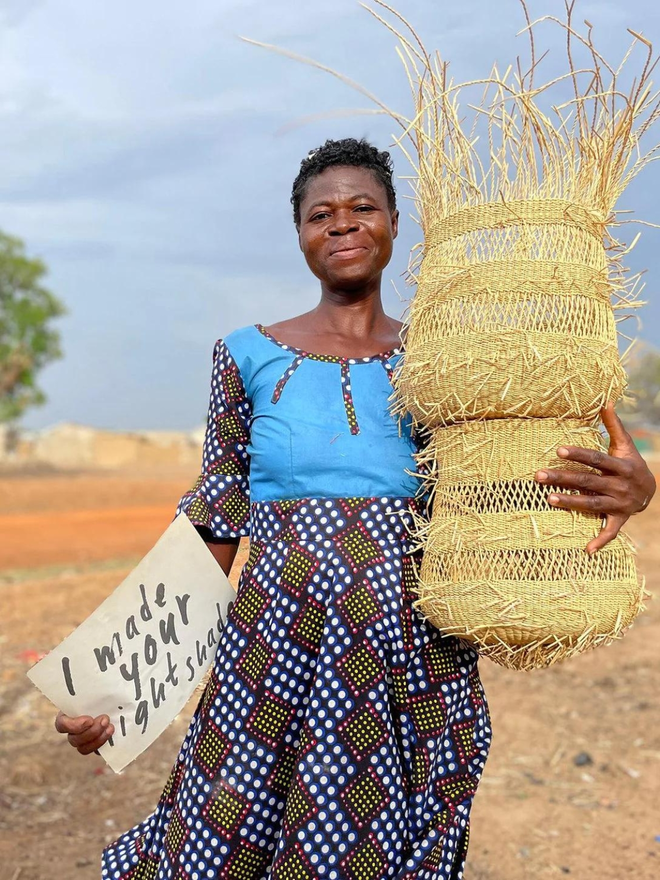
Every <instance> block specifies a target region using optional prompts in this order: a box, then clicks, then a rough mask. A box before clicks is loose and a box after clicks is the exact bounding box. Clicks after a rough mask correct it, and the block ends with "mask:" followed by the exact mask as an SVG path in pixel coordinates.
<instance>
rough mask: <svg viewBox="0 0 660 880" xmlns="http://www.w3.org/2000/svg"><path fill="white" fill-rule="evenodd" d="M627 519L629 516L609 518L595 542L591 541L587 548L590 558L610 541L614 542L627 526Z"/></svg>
mask: <svg viewBox="0 0 660 880" xmlns="http://www.w3.org/2000/svg"><path fill="white" fill-rule="evenodd" d="M627 519H628V517H627V516H622V515H616V516H608V517H607V519H606V521H605V525H604V526H603V528H602V529H601V530H600V533H599V534H598V535H597V536H596V537H595V538H594V539H593V540H591V541H589V543H588V544H587V546H586V548H585V549H586V551H587V553H588V554H589V556H591V555H592V554H594V553H596V551H597V550H601V549H602V548H603V547H604V546H605V545H606V544H609V543H610V541H613V540H614V538H616V536H617V535H618V534H619V532H620V530H621V528H622V527H623V526H624V525H625V522H626V520H627Z"/></svg>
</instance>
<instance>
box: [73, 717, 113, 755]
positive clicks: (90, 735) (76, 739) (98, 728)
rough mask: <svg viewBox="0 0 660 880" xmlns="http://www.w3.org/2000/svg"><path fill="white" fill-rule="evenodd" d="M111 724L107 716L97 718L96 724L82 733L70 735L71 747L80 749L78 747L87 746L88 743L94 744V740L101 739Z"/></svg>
mask: <svg viewBox="0 0 660 880" xmlns="http://www.w3.org/2000/svg"><path fill="white" fill-rule="evenodd" d="M109 723H110V719H109V718H108V716H107V715H103V716H100V717H99V718H95V719H94V723H93V724H92V725H91V726H90V727H88V728H87V729H86V730H84V731H83V732H82V733H76V734H69V742H70V743H71V745H73V746H75V747H76V748H78V746H82V745H86V744H87V743H89V742H92V740H95V739H99V738H100V737H101V736H102V735H103V733H104V731H105V730H106V729H107V727H108V725H109Z"/></svg>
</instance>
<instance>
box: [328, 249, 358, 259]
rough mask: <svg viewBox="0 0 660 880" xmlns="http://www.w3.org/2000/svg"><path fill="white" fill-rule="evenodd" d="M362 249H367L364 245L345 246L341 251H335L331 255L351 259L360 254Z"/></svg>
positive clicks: (336, 257)
mask: <svg viewBox="0 0 660 880" xmlns="http://www.w3.org/2000/svg"><path fill="white" fill-rule="evenodd" d="M362 251H366V248H364V247H354V248H344V249H343V250H341V251H333V252H332V253H331V254H330V256H331V257H334V258H335V259H336V260H350V259H352V258H353V257H356V256H357V255H358V254H361V253H362Z"/></svg>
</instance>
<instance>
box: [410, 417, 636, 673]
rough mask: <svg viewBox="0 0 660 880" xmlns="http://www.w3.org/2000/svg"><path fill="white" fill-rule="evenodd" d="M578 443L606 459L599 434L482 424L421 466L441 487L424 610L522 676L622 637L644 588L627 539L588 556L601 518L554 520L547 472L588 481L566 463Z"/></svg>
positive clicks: (454, 432) (438, 444)
mask: <svg viewBox="0 0 660 880" xmlns="http://www.w3.org/2000/svg"><path fill="white" fill-rule="evenodd" d="M565 443H568V444H570V445H573V446H581V447H583V448H587V449H598V450H601V451H603V441H602V437H601V434H600V432H599V431H598V430H597V429H595V428H592V427H588V426H585V425H584V423H583V422H581V421H578V420H568V419H497V420H484V421H472V422H468V423H465V424H458V425H455V426H453V427H450V428H445V429H440V430H437V431H435V432H434V433H433V436H432V439H431V442H430V443H429V445H428V446H427V447H426V449H425V451H424V452H423V453H422V454H421V455H420V456H419V461H420V465H423V466H424V467H425V469H428V472H429V479H430V480H431V481H432V483H433V513H432V516H431V519H430V521H428V520H426V519H422V518H421V517H420V518H418V522H417V527H418V537H419V538H420V540H422V541H423V545H424V548H425V552H424V555H423V558H422V564H421V570H420V573H419V574H420V585H421V586H420V597H419V603H420V605H421V607H422V608H423V610H424V612H425V613H426V614H427V615H428V617H429V618H430V619H431V620H433V621H438V622H439V623H440V624H441V628H442V629H443V630H444V631H445V632H451V633H454V634H456V635H459V636H461V637H463V638H468V639H469V640H470V641H473V642H475V643H476V644H478V645H479V648H480V650H481V652H482V653H483V654H485V655H487V656H489V657H491V658H492V659H493V660H495V661H497V662H499V663H502V664H503V665H505V666H509V667H511V668H519V669H528V668H532V667H536V666H547V665H549V664H550V663H551V662H553V661H554V660H556V659H562V658H564V657H566V656H569V655H570V654H573V653H578V652H580V651H584V650H585V649H586V648H589V647H594V646H596V645H598V644H602V643H606V642H608V641H610V640H611V639H612V638H613V637H615V636H617V635H620V634H621V633H622V632H623V631H624V630H625V628H626V627H627V626H629V625H630V624H631V623H632V621H633V620H634V618H635V617H636V616H637V614H638V613H639V611H640V608H641V606H642V598H643V593H644V590H643V584H642V582H641V580H640V579H639V577H638V575H637V571H636V568H635V564H634V556H633V551H632V547H631V545H630V542H629V541H628V539H627V538H626V537H625V536H623V535H620V536H619V537H617V538H616V539H615V540H614V541H613V542H612V543H610V544H609V545H608V546H607V547H606V548H604V549H603V550H601V551H600V552H599V553H596V554H595V555H593V556H587V554H586V553H585V552H584V548H585V546H586V544H587V543H588V542H589V541H590V540H591V539H592V538H593V537H594V536H595V535H596V534H597V533H598V530H599V529H600V518H599V517H596V516H589V515H584V514H576V513H572V512H569V511H566V510H560V509H556V508H552V507H551V506H550V505H549V504H548V503H547V496H548V494H549V492H550V491H555V492H560V491H562V490H558V489H550V488H548V487H547V486H543V485H542V484H540V483H538V482H536V480H535V479H534V474H535V473H536V471H537V470H539V468H541V467H552V468H555V469H571V470H576V471H588V470H589V468H587V467H586V466H584V465H580V464H577V463H574V462H567V461H566V460H564V459H559V458H557V456H556V454H555V450H556V449H557V447H558V446H561V445H562V444H565Z"/></svg>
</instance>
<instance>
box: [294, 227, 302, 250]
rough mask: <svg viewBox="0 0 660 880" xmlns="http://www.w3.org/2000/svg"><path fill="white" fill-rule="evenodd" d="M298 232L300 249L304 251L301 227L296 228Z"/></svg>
mask: <svg viewBox="0 0 660 880" xmlns="http://www.w3.org/2000/svg"><path fill="white" fill-rule="evenodd" d="M296 230H297V231H298V247H299V248H300V250H302V249H303V246H302V238H301V237H300V226H296Z"/></svg>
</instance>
